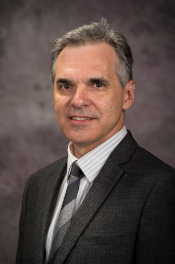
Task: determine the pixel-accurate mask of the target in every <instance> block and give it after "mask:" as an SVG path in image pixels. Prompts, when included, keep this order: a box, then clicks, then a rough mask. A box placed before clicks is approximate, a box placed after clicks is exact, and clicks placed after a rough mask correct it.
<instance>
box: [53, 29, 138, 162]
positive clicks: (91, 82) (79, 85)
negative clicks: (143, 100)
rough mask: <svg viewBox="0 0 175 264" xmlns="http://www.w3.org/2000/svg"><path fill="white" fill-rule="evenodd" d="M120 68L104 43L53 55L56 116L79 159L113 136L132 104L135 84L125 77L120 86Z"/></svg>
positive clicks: (66, 50) (114, 55)
mask: <svg viewBox="0 0 175 264" xmlns="http://www.w3.org/2000/svg"><path fill="white" fill-rule="evenodd" d="M87 27H88V26H87ZM119 65H121V59H120V58H119V56H118V55H117V53H116V49H114V47H113V46H112V45H111V44H109V43H106V42H105V41H97V42H86V43H84V44H78V45H71V44H69V45H66V46H65V47H64V48H62V50H61V51H59V55H58V56H56V60H55V63H54V81H53V86H54V92H53V93H54V104H55V112H56V117H57V121H58V124H59V126H60V128H61V130H62V131H63V133H64V134H65V136H66V137H67V138H68V139H69V140H70V141H72V142H73V146H74V151H75V156H76V157H78V158H80V157H81V156H83V155H84V154H86V153H87V152H89V151H90V150H92V149H93V148H95V147H97V146H98V145H99V144H101V143H103V142H104V141H106V140H107V139H109V138H110V137H112V136H113V135H114V134H116V133H117V132H118V131H119V130H120V129H121V128H122V127H123V124H124V113H125V110H127V109H128V108H130V107H131V106H132V105H133V103H134V91H135V83H134V81H133V80H132V79H130V77H128V81H127V80H125V82H126V84H125V86H124V87H122V86H121V80H120V79H119V77H118V74H116V68H117V69H120V68H121V67H120V66H119Z"/></svg>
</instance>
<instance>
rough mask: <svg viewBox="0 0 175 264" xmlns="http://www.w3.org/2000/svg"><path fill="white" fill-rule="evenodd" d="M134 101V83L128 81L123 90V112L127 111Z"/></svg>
mask: <svg viewBox="0 0 175 264" xmlns="http://www.w3.org/2000/svg"><path fill="white" fill-rule="evenodd" d="M134 101H135V81H134V80H130V81H129V82H128V83H127V85H126V86H125V88H124V101H123V110H127V109H129V108H130V107H131V106H132V105H133V104H134Z"/></svg>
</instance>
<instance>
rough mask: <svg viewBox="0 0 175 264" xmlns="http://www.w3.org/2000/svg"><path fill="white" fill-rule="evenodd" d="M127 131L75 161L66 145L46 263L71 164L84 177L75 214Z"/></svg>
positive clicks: (124, 130) (124, 129)
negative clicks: (65, 168)
mask: <svg viewBox="0 0 175 264" xmlns="http://www.w3.org/2000/svg"><path fill="white" fill-rule="evenodd" d="M126 134H127V130H126V127H125V126H124V127H123V128H122V129H121V130H120V131H119V132H118V133H116V134H115V135H114V136H113V137H111V138H109V139H108V140H107V141H105V142H103V143H102V144H100V145H99V146H97V147H96V148H94V149H93V150H91V151H90V152H88V153H87V154H85V155H84V156H82V157H81V158H80V159H77V158H76V157H75V156H74V155H73V154H72V152H71V144H72V143H71V142H70V143H69V145H68V161H67V173H66V175H65V177H64V180H63V182H62V185H61V188H60V191H59V194H58V199H57V202H56V206H55V210H54V214H53V217H52V221H51V224H50V227H49V230H48V233H47V238H46V262H47V259H48V256H49V252H50V248H51V244H52V239H53V230H54V226H55V223H56V221H57V220H58V218H59V214H60V211H61V206H62V203H63V200H64V196H65V194H66V189H67V186H68V174H69V171H70V169H71V166H72V163H73V162H74V161H76V162H77V164H78V166H79V167H80V168H81V170H82V171H83V173H84V175H85V177H82V179H81V181H80V187H79V191H78V194H77V198H76V201H75V206H74V212H73V214H75V213H76V211H77V210H78V208H79V207H80V205H81V203H82V202H83V200H84V198H85V196H86V194H87V193H88V191H89V189H90V187H91V186H92V184H93V182H94V180H95V178H96V177H97V175H98V174H99V172H100V170H101V168H102V167H103V165H104V164H105V162H106V160H107V159H108V157H109V155H110V154H111V152H112V151H113V150H114V149H115V148H116V146H117V145H118V144H119V143H120V141H121V140H122V139H123V138H124V137H125V136H126Z"/></svg>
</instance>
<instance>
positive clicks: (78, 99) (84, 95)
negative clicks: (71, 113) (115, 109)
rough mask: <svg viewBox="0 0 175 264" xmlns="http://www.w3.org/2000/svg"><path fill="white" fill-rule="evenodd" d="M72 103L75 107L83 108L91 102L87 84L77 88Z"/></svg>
mask: <svg viewBox="0 0 175 264" xmlns="http://www.w3.org/2000/svg"><path fill="white" fill-rule="evenodd" d="M71 103H72V105H73V106H74V107H75V108H83V107H87V106H89V105H90V104H91V100H90V98H89V94H88V91H87V89H86V86H83V85H81V86H79V87H77V88H76V90H75V93H74V95H73V97H72V101H71Z"/></svg>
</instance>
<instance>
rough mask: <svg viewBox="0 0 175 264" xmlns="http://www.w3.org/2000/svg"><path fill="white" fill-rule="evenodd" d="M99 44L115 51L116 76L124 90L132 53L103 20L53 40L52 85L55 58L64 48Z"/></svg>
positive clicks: (128, 79)
mask: <svg viewBox="0 0 175 264" xmlns="http://www.w3.org/2000/svg"><path fill="white" fill-rule="evenodd" d="M101 42H105V43H107V44H109V45H111V46H112V47H113V48H114V49H115V51H116V54H117V56H118V58H119V63H118V64H117V65H116V74H117V76H118V79H119V82H120V84H121V87H122V88H124V87H125V85H126V84H127V83H128V82H129V81H130V80H132V63H133V58H132V53H131V50H130V47H129V45H128V43H127V41H126V38H125V37H124V36H123V35H122V34H120V33H119V32H117V31H116V30H114V29H113V28H112V27H110V26H109V25H108V23H107V22H106V20H104V19H102V20H101V21H100V22H98V23H91V24H89V25H84V26H82V27H79V28H77V29H75V30H72V31H70V32H68V33H67V34H65V35H64V36H62V37H60V38H58V39H56V40H55V42H54V45H53V48H52V52H51V77H52V83H54V79H55V64H56V60H57V57H58V55H59V54H60V52H61V51H62V50H63V49H64V48H65V47H66V46H80V45H86V44H98V43H101Z"/></svg>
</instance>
